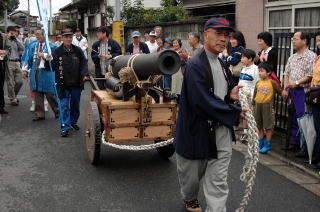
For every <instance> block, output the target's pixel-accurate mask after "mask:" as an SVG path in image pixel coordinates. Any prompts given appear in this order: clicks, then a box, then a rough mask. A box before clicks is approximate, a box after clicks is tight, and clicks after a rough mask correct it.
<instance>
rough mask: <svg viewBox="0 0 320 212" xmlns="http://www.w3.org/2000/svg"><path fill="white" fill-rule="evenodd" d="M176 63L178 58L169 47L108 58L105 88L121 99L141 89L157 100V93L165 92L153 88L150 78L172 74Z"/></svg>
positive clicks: (178, 62) (136, 93) (125, 98)
mask: <svg viewBox="0 0 320 212" xmlns="http://www.w3.org/2000/svg"><path fill="white" fill-rule="evenodd" d="M180 66H181V61H180V57H179V55H178V53H176V52H175V51H173V50H164V51H160V52H157V53H153V54H139V55H123V56H118V57H116V58H114V59H112V60H111V61H110V67H109V68H108V70H107V71H108V74H107V75H106V79H105V80H106V87H107V89H108V90H109V91H111V93H112V95H113V96H115V97H117V98H120V99H123V100H124V101H127V100H129V99H130V98H131V97H132V96H135V95H139V91H140V93H141V89H142V90H144V91H145V92H146V93H147V94H148V95H150V96H152V98H153V99H154V100H155V101H156V102H159V98H160V95H163V96H165V97H166V96H167V95H166V92H165V93H163V91H162V90H160V89H159V88H156V87H154V81H152V79H154V78H155V77H156V76H159V77H160V76H162V75H173V74H175V73H176V72H177V71H178V70H179V68H180ZM159 77H158V78H159ZM164 99H165V98H164Z"/></svg>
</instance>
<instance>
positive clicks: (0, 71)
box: [0, 61, 5, 108]
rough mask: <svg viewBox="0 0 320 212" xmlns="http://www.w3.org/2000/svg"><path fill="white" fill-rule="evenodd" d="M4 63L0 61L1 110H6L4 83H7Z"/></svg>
mask: <svg viewBox="0 0 320 212" xmlns="http://www.w3.org/2000/svg"><path fill="white" fill-rule="evenodd" d="M4 65H5V64H4V62H3V61H0V108H4V105H5V103H4V91H3V86H4V81H5V66H4Z"/></svg>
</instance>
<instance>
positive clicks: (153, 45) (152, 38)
mask: <svg viewBox="0 0 320 212" xmlns="http://www.w3.org/2000/svg"><path fill="white" fill-rule="evenodd" d="M156 38H157V35H156V33H155V32H154V31H151V32H150V33H149V41H147V42H146V44H147V46H148V48H149V51H150V53H155V52H157V50H158V47H159V46H158V44H157V42H156Z"/></svg>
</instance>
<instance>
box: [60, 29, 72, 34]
mask: <svg viewBox="0 0 320 212" xmlns="http://www.w3.org/2000/svg"><path fill="white" fill-rule="evenodd" d="M66 35H73V32H72V29H70V28H66V29H64V30H62V36H66Z"/></svg>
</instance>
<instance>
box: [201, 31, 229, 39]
mask: <svg viewBox="0 0 320 212" xmlns="http://www.w3.org/2000/svg"><path fill="white" fill-rule="evenodd" d="M206 32H212V33H214V34H216V35H218V36H222V35H223V36H224V37H228V38H229V37H230V32H226V31H215V30H207V31H206Z"/></svg>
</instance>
